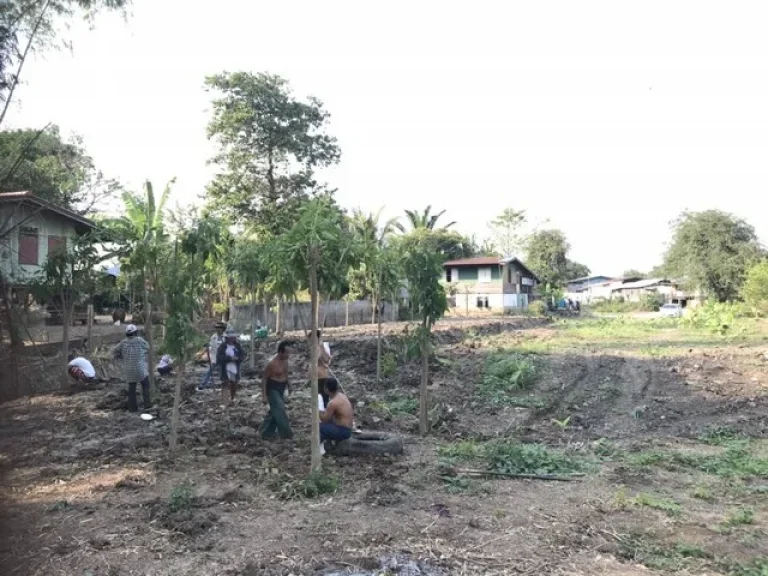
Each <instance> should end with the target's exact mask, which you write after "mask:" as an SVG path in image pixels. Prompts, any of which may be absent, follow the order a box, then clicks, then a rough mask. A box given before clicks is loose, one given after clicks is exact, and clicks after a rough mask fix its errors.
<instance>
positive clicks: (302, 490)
mask: <svg viewBox="0 0 768 576" xmlns="http://www.w3.org/2000/svg"><path fill="white" fill-rule="evenodd" d="M271 486H272V488H273V489H274V490H275V491H276V492H278V496H279V498H280V499H281V500H302V499H305V498H319V497H320V496H323V495H325V494H335V493H336V492H338V491H339V488H341V480H340V479H339V478H338V476H336V475H334V474H331V473H330V472H327V471H322V470H315V471H313V472H311V473H310V474H309V476H306V477H305V478H299V479H294V478H291V477H289V476H287V475H281V476H278V477H276V478H275V479H274V480H273V482H272V484H271Z"/></svg>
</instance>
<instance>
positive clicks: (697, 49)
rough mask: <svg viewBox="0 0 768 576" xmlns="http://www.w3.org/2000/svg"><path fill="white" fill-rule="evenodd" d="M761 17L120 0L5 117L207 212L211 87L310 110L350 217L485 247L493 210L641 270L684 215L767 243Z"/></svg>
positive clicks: (689, 11) (683, 5)
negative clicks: (77, 142) (326, 118)
mask: <svg viewBox="0 0 768 576" xmlns="http://www.w3.org/2000/svg"><path fill="white" fill-rule="evenodd" d="M766 16H768V4H766V3H765V2H761V1H759V0H758V1H754V2H748V1H743V2H722V1H718V2H709V1H706V0H695V1H684V0H678V1H676V2H668V1H660V2H659V1H652V0H645V1H643V2H617V1H615V0H608V1H604V2H596V1H587V0H581V1H579V2H573V1H564V2H563V1H561V2H558V1H549V2H530V1H511V0H510V1H503V2H502V1H482V0H474V1H473V2H468V1H464V2H452V1H448V0H443V1H432V0H419V1H418V2H414V1H413V0H411V1H409V2H404V1H400V0H388V1H387V2H360V1H341V0H335V1H334V0H327V1H325V2H317V1H312V0H307V1H300V0H295V1H291V0H280V1H279V2H278V1H274V0H273V1H272V2H264V1H261V0H251V1H248V0H217V2H215V3H209V2H189V1H188V0H187V1H185V2H183V1H181V0H163V1H158V0H134V3H133V6H132V8H131V13H130V14H129V16H128V18H127V19H122V18H120V17H118V16H117V15H103V16H101V17H99V18H98V19H97V21H96V24H95V28H94V29H89V28H88V27H86V26H84V25H79V24H75V25H73V26H72V27H71V29H70V30H68V31H65V32H64V34H65V35H66V36H67V38H68V39H70V40H71V41H72V43H73V45H74V48H73V50H72V51H66V50H62V51H54V52H46V53H45V54H41V55H37V56H36V57H35V58H33V59H32V60H30V61H29V63H28V64H27V67H26V68H25V70H24V75H23V79H24V81H25V84H24V85H23V86H22V87H21V89H20V90H19V91H18V92H17V94H18V101H17V104H16V105H15V106H14V107H13V108H12V110H11V111H10V112H9V117H8V123H9V124H11V125H13V126H15V127H40V126H43V125H45V124H46V123H47V122H54V123H55V124H58V125H59V126H60V127H61V128H62V131H63V132H64V133H65V134H67V133H71V132H76V133H78V134H80V135H82V136H83V138H84V140H85V145H86V147H87V149H88V151H89V153H90V154H91V155H92V156H93V158H94V160H95V162H96V163H97V166H98V167H99V168H100V169H102V170H103V171H104V172H105V174H106V175H108V176H111V177H116V178H119V179H120V180H121V181H122V182H124V183H126V184H127V185H128V186H131V187H133V188H135V189H139V188H140V186H141V183H142V182H143V181H144V180H145V179H150V180H152V181H153V182H154V184H155V186H156V187H159V186H161V185H162V184H164V183H165V182H167V181H168V180H170V179H171V178H173V177H176V179H177V181H176V184H175V186H174V191H173V202H176V203H178V204H179V205H189V204H191V203H194V202H201V201H202V200H201V198H202V197H203V195H204V190H205V185H206V183H207V182H208V181H209V180H210V177H211V174H212V168H211V167H210V166H207V165H206V160H207V159H208V158H210V157H211V155H212V154H213V148H212V145H211V143H210V142H209V141H208V140H207V138H206V132H205V127H206V123H207V121H208V119H209V117H210V99H211V94H209V93H206V91H205V89H204V87H203V82H204V79H205V77H206V76H207V75H211V74H216V73H219V72H222V71H225V70H226V71H240V70H243V71H251V72H262V71H263V72H270V73H274V74H278V75H280V76H283V77H284V78H286V79H288V80H289V81H290V83H291V85H292V87H293V89H294V91H295V93H296V95H297V96H300V97H303V96H305V95H309V94H311V95H314V96H317V97H318V98H320V99H321V100H322V101H323V102H324V103H325V106H326V108H327V109H328V111H329V112H330V113H331V124H330V126H329V131H330V132H331V133H332V134H333V135H335V136H336V137H337V138H338V140H339V144H340V146H341V149H342V159H341V162H340V164H339V165H338V166H335V167H333V168H331V169H328V170H326V171H324V172H323V173H321V177H322V178H323V179H325V180H326V181H327V182H328V183H329V184H330V185H331V186H333V187H336V188H338V192H337V199H338V201H339V202H340V204H341V205H342V206H344V207H346V208H354V207H360V208H362V209H363V210H365V211H376V210H378V209H379V208H381V207H384V213H385V215H389V216H396V215H400V214H402V211H403V210H404V209H419V210H420V209H423V208H424V207H426V206H427V205H431V206H432V207H433V210H435V211H440V210H446V214H445V215H444V218H445V219H446V220H445V221H446V222H448V221H451V220H455V221H457V222H458V226H457V228H458V230H460V231H461V232H463V233H467V234H476V235H477V237H478V239H482V238H483V237H486V236H487V235H488V234H489V228H488V222H489V220H491V219H492V218H493V217H494V216H495V215H497V214H498V213H500V212H501V211H502V210H503V209H504V208H506V207H513V208H515V209H518V210H520V209H523V210H526V211H527V213H528V214H529V216H530V217H531V218H532V219H533V220H545V219H546V220H547V221H548V225H549V226H552V227H557V228H560V229H562V230H563V231H564V232H565V234H566V236H567V237H568V240H569V242H570V244H571V252H570V254H569V256H570V258H571V259H573V260H576V261H578V262H582V263H584V264H586V265H587V266H589V267H590V268H591V270H592V272H593V273H595V274H606V275H619V274H621V273H622V272H623V271H624V270H626V269H629V268H635V269H640V270H649V269H650V268H652V267H653V266H654V265H656V264H658V263H659V262H660V260H661V257H662V254H663V251H664V248H665V245H666V243H667V242H668V241H669V238H670V227H669V226H670V222H671V221H672V220H674V218H676V217H677V216H678V215H679V214H680V212H681V211H683V210H686V209H687V210H705V209H711V208H716V209H721V210H726V211H728V212H731V213H734V214H736V215H737V216H740V217H743V218H746V219H747V220H748V221H749V222H750V223H751V224H752V225H753V226H755V228H756V229H757V232H758V234H759V235H760V237H761V239H762V240H763V241H768V210H766V208H768V196H767V195H766V189H767V188H768V162H766V160H768V156H767V153H768V74H766V72H768V70H766V68H768V59H766V55H767V54H768V35H767V34H765V29H764V28H765V27H764V23H765V21H766Z"/></svg>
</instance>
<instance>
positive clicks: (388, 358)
mask: <svg viewBox="0 0 768 576" xmlns="http://www.w3.org/2000/svg"><path fill="white" fill-rule="evenodd" d="M396 373H397V356H395V353H394V352H385V353H384V354H382V355H381V375H382V376H384V378H389V377H391V376H394V375H395V374H396Z"/></svg>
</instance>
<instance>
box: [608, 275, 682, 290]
mask: <svg viewBox="0 0 768 576" xmlns="http://www.w3.org/2000/svg"><path fill="white" fill-rule="evenodd" d="M660 284H665V285H669V284H671V282H670V281H669V280H667V279H666V278H647V279H645V280H638V281H637V282H627V283H626V284H622V285H621V286H617V287H616V290H624V289H625V288H626V289H629V290H631V289H633V288H650V287H651V286H656V285H660Z"/></svg>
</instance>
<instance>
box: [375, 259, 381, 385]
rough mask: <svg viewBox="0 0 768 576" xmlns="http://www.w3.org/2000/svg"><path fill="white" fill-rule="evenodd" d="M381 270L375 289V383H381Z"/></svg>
mask: <svg viewBox="0 0 768 576" xmlns="http://www.w3.org/2000/svg"><path fill="white" fill-rule="evenodd" d="M381 275H382V273H381V271H379V287H378V290H376V310H375V311H374V312H375V313H376V316H377V317H378V319H379V323H378V328H377V332H376V385H377V386H378V385H379V384H380V383H381V307H380V306H379V301H380V299H381Z"/></svg>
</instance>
